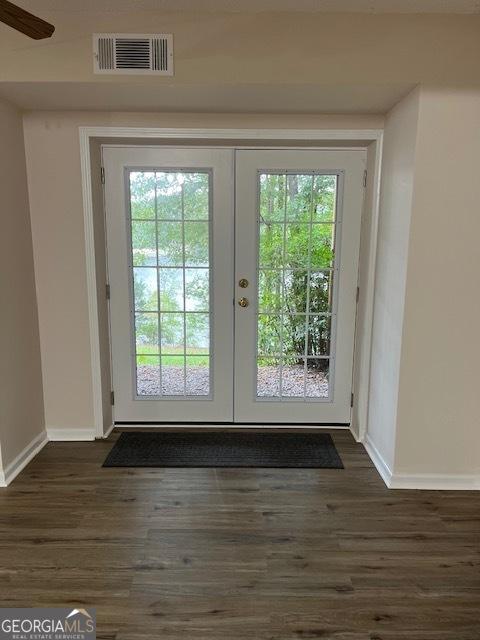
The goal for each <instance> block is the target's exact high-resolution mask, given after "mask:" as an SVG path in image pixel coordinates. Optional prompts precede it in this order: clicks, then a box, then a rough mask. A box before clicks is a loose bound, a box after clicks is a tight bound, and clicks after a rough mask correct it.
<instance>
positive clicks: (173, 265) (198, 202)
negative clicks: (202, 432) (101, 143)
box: [128, 170, 212, 397]
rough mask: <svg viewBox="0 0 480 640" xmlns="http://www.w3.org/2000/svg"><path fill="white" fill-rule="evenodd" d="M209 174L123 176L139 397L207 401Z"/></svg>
mask: <svg viewBox="0 0 480 640" xmlns="http://www.w3.org/2000/svg"><path fill="white" fill-rule="evenodd" d="M210 182H211V174H210V172H209V171H194V172H193V171H175V170H172V171H164V170H162V171H152V170H149V171H138V170H135V171H129V181H128V184H129V203H130V217H129V232H130V243H131V269H130V271H131V285H132V300H133V311H134V324H133V331H134V343H135V381H136V383H135V386H136V394H137V395H138V396H139V397H142V396H143V397H145V396H147V397H148V396H149V397H151V396H159V397H164V396H167V397H168V396H173V397H178V396H184V397H189V396H190V397H197V396H209V395H210V393H211V355H212V349H211V339H210V324H211V309H210V288H211V287H210V284H211V270H210V265H211V257H210V256H211V242H210V237H211V228H210V226H211V214H210V210H211V203H210V200H211V197H210V192H211V188H210Z"/></svg>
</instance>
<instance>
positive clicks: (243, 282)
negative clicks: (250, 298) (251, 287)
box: [238, 278, 248, 289]
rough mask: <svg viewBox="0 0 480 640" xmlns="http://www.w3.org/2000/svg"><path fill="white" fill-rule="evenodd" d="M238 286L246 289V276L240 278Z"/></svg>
mask: <svg viewBox="0 0 480 640" xmlns="http://www.w3.org/2000/svg"><path fill="white" fill-rule="evenodd" d="M238 286H239V287H242V289H246V288H247V287H248V280H247V279H246V278H240V280H239V281H238Z"/></svg>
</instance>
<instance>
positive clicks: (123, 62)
mask: <svg viewBox="0 0 480 640" xmlns="http://www.w3.org/2000/svg"><path fill="white" fill-rule="evenodd" d="M93 55H94V72H95V73H115V74H140V75H141V74H154V75H160V76H172V75H173V36H172V35H171V34H158V33H157V34H138V33H136V34H128V33H95V34H94V35H93Z"/></svg>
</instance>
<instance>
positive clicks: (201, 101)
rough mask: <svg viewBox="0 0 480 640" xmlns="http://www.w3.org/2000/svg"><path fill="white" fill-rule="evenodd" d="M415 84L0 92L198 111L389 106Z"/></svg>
mask: <svg viewBox="0 0 480 640" xmlns="http://www.w3.org/2000/svg"><path fill="white" fill-rule="evenodd" d="M412 87H413V85H412V84H407V83H398V84H378V85H373V84H362V85H352V84H350V85H302V84H297V85H287V84H283V85H274V86H272V85H270V84H235V85H233V84H232V85H208V84H201V85H183V86H182V85H174V84H170V83H169V84H163V85H161V86H159V85H157V84H137V85H135V87H134V90H133V87H132V85H131V84H121V83H116V84H112V83H110V84H99V83H94V82H70V83H68V82H2V83H0V96H2V97H4V98H6V99H7V100H10V101H11V102H13V103H15V104H17V105H18V106H19V107H21V108H22V109H46V110H57V109H58V110H99V111H155V112H169V111H175V112H176V113H182V112H197V113H202V112H203V113H219V112H222V113H238V112H242V113H283V114H288V113H297V114H302V113H303V114H314V113H336V114H352V113H355V114H377V113H385V112H387V111H388V110H389V109H390V108H391V107H392V106H393V105H394V104H395V103H397V102H398V101H399V100H400V99H401V98H402V97H403V96H404V95H406V94H407V93H408V92H409V91H410V90H411V89H412Z"/></svg>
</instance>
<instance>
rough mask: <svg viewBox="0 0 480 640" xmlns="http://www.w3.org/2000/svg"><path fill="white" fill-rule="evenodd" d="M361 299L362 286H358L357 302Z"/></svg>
mask: <svg viewBox="0 0 480 640" xmlns="http://www.w3.org/2000/svg"><path fill="white" fill-rule="evenodd" d="M359 300H360V287H357V297H356V302H357V304H358V301H359Z"/></svg>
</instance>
